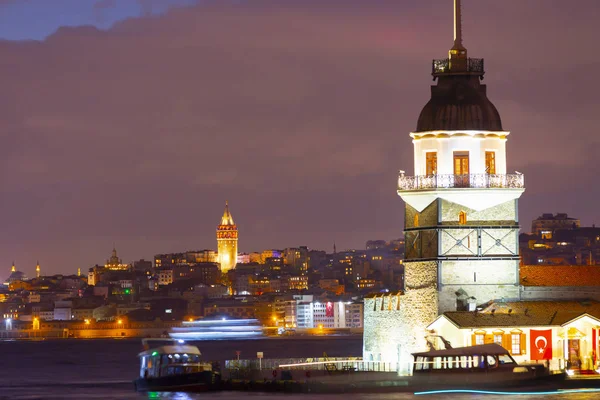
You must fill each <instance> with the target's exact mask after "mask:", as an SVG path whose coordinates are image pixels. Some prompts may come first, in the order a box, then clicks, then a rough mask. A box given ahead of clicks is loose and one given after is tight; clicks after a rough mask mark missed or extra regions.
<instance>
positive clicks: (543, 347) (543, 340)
mask: <svg viewBox="0 0 600 400" xmlns="http://www.w3.org/2000/svg"><path fill="white" fill-rule="evenodd" d="M538 342H544V345H543V346H539V345H538ZM534 343H535V347H537V348H538V350H539V351H540V353H543V352H544V350H545V349H546V347H548V340H547V339H546V338H545V337H544V336H538V337H536V338H535V342H534Z"/></svg>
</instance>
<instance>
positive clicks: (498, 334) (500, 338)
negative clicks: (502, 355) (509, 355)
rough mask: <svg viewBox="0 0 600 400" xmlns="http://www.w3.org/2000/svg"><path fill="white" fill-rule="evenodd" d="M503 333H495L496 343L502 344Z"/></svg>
mask: <svg viewBox="0 0 600 400" xmlns="http://www.w3.org/2000/svg"><path fill="white" fill-rule="evenodd" d="M502 336H503V335H502V333H494V343H496V344H499V345H500V346H502Z"/></svg>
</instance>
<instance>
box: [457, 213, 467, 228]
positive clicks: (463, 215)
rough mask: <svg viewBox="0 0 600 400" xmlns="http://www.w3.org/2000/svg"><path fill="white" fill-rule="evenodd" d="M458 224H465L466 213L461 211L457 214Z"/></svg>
mask: <svg viewBox="0 0 600 400" xmlns="http://www.w3.org/2000/svg"><path fill="white" fill-rule="evenodd" d="M458 223H459V224H460V225H466V224H467V213H466V212H464V211H461V212H459V213H458Z"/></svg>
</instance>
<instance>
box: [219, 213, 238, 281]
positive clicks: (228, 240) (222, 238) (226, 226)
mask: <svg viewBox="0 0 600 400" xmlns="http://www.w3.org/2000/svg"><path fill="white" fill-rule="evenodd" d="M217 247H218V249H217V252H218V262H219V264H221V272H223V273H225V272H227V271H229V270H231V269H233V268H235V265H236V263H237V254H238V229H237V226H236V225H235V223H234V222H233V217H232V216H231V212H229V204H228V203H227V202H225V211H224V212H223V217H221V223H220V224H219V226H218V227H217Z"/></svg>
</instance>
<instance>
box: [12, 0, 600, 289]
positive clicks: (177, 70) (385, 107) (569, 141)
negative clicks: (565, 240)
mask: <svg viewBox="0 0 600 400" xmlns="http://www.w3.org/2000/svg"><path fill="white" fill-rule="evenodd" d="M4 3H7V4H4ZM83 3H85V4H86V6H87V8H85V7H82V8H81V10H80V11H77V12H75V11H73V10H75V9H74V8H73V4H74V3H73V1H69V0H56V1H54V0H53V2H52V4H53V5H54V6H55V7H54V8H53V9H51V10H50V9H48V6H47V4H48V2H47V1H45V0H44V1H43V2H41V0H38V1H36V0H13V1H2V0H0V4H4V5H3V6H0V13H2V12H3V14H2V15H3V17H2V18H0V24H1V25H2V28H0V37H3V38H5V39H10V40H4V41H0V73H1V76H3V77H4V78H3V79H2V81H1V83H2V84H1V90H0V152H1V157H0V160H1V163H2V165H1V167H0V179H1V184H0V191H1V193H0V201H1V203H0V223H1V224H2V229H1V230H0V278H4V277H6V275H7V274H8V272H9V268H10V264H11V262H12V261H13V260H14V261H16V263H17V267H18V268H19V269H20V270H23V271H25V272H27V273H29V274H33V270H34V267H35V262H36V260H38V259H39V261H40V263H41V265H42V270H43V272H45V273H72V272H75V271H76V269H77V268H78V267H81V268H82V270H86V269H87V268H88V267H90V266H91V265H93V264H95V263H101V262H103V261H104V260H105V259H106V258H107V257H108V256H109V255H110V251H111V249H112V246H113V243H115V245H116V247H117V250H118V251H119V254H120V256H122V258H123V259H124V261H127V262H131V261H133V260H134V259H139V258H146V259H151V257H152V255H153V254H155V253H160V252H172V251H184V250H188V249H203V248H216V239H215V229H216V225H217V223H218V222H219V219H220V216H221V213H222V211H223V206H224V203H225V200H229V202H230V207H231V211H232V214H233V217H234V219H235V221H236V223H237V224H238V227H239V229H240V242H239V245H240V251H246V252H250V251H257V250H262V249H265V248H284V247H288V246H300V245H307V246H309V247H311V248H320V249H326V250H331V248H332V245H333V242H334V241H335V242H336V244H337V247H338V249H346V248H363V247H364V243H365V241H366V240H368V239H386V240H389V239H393V238H397V237H399V236H400V235H401V233H402V211H403V203H402V201H401V200H400V198H399V197H398V196H397V194H396V178H397V172H398V170H399V169H405V170H407V171H411V172H412V165H413V160H412V143H411V139H410V137H409V136H408V134H409V132H410V131H411V130H413V129H414V128H415V125H416V121H417V117H418V115H419V112H420V110H421V108H422V107H423V105H424V104H425V103H426V102H427V100H428V97H429V86H430V85H431V84H432V83H433V82H432V80H431V76H430V75H429V74H430V71H431V70H430V68H431V67H430V63H431V59H432V58H442V57H444V56H446V54H447V50H448V49H449V47H450V46H451V45H452V21H451V18H452V1H451V0H403V1H398V0H387V1H386V0H369V1H358V0H345V1H341V0H340V1H335V0H251V1H216V0H213V1H202V2H198V4H196V5H193V6H189V7H173V8H169V6H173V5H184V4H192V3H194V2H193V1H187V2H186V1H183V0H182V1H175V0H173V1H167V0H154V1H147V2H142V3H146V4H145V5H143V7H148V4H149V3H152V7H153V8H151V9H148V8H143V7H142V5H140V4H141V3H140V2H139V1H137V0H131V1H129V2H128V1H126V0H123V2H121V1H120V0H119V1H117V2H114V4H113V3H111V2H110V1H109V2H100V1H97V2H94V1H84V2H83ZM95 3H105V4H101V5H105V6H106V7H105V8H102V12H101V14H98V11H97V9H96V8H98V7H96V8H94V4H95ZM42 4H46V6H42ZM78 4H81V2H79V3H78ZM111 4H112V5H111ZM117 4H118V7H117ZM124 4H125V5H127V4H129V5H128V6H127V7H125V5H124ZM576 5H577V7H574V4H571V3H569V4H567V3H566V2H564V1H558V0H528V1H521V0H512V1H502V2H498V1H491V0H480V1H475V0H465V1H464V2H463V7H464V23H463V32H464V42H465V45H466V47H467V49H468V50H469V55H470V56H472V57H484V58H485V62H486V70H487V74H486V77H485V81H484V82H485V83H487V84H488V96H489V98H490V99H491V100H492V101H493V102H494V104H495V105H496V107H497V108H498V110H499V111H500V115H501V116H502V120H503V125H504V127H505V129H507V130H510V131H511V135H510V137H509V141H508V158H509V159H508V162H509V167H508V169H509V171H514V170H518V171H520V172H523V173H525V175H526V186H527V190H526V192H525V194H524V196H523V197H522V198H521V203H520V217H521V222H522V225H523V228H524V229H523V230H525V231H528V230H529V227H530V223H531V219H533V218H535V217H537V216H538V215H539V214H541V213H542V212H567V213H569V214H572V215H573V216H577V217H580V218H581V219H582V224H583V225H592V224H594V223H600V218H598V213H597V210H598V208H597V205H596V202H595V200H594V199H596V198H597V197H598V196H599V195H600V188H599V186H598V184H597V182H598V178H597V173H596V170H597V169H598V164H599V162H598V150H599V149H600V146H599V142H600V140H599V139H598V132H597V130H598V126H599V125H600V124H599V119H600V114H599V110H600V104H599V103H600V100H599V98H600V96H599V93H600V87H599V84H598V80H597V78H596V77H595V73H596V71H598V70H600V53H599V52H598V51H597V38H598V37H600V24H598V17H599V16H600V15H599V14H600V13H599V10H600V3H598V1H597V0H578V1H577V2H576ZM39 7H46V8H47V10H46V11H47V12H50V14H47V13H46V14H44V13H42V12H41V11H40V9H39ZM144 10H145V11H144ZM148 10H150V11H151V12H149V11H148ZM167 10H168V11H167ZM95 13H96V14H95ZM78 18H79V19H78ZM9 20H10V21H13V22H12V25H10V24H9V25H7V24H6V23H4V22H3V21H9ZM38 21H39V23H38ZM42 21H46V22H44V23H42ZM48 21H50V22H48ZM78 21H80V22H78ZM53 24H54V25H53ZM79 24H92V25H96V26H98V27H100V29H97V28H95V27H93V26H85V27H77V25H79ZM110 24H114V25H112V27H110ZM42 25H43V26H42ZM61 25H69V26H70V27H69V28H59V26H61ZM57 28H58V29H57ZM13 39H19V41H13ZM23 39H36V41H33V40H23ZM38 40H41V41H38ZM2 265H3V266H2Z"/></svg>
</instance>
